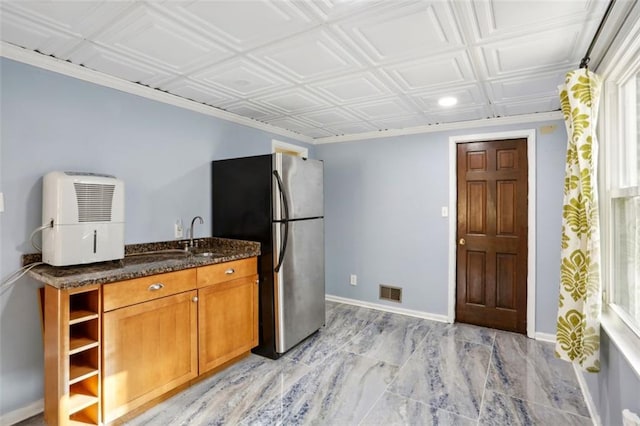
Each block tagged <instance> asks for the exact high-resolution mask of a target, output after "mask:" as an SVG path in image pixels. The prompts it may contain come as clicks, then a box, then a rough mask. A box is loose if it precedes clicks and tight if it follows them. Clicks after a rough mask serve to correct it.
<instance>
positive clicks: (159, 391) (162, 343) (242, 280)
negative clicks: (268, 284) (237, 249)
mask: <svg viewBox="0 0 640 426" xmlns="http://www.w3.org/2000/svg"><path fill="white" fill-rule="evenodd" d="M256 272H257V258H255V257H253V258H247V259H242V260H236V261H231V262H225V263H220V264H214V265H208V266H203V267H198V268H191V269H184V270H181V271H175V272H168V273H164V274H157V275H151V276H146V277H141V278H136V279H132V280H126V281H120V282H115V283H109V284H103V285H95V286H90V287H80V288H77V289H64V290H59V289H56V288H54V287H51V286H48V285H47V286H45V291H44V319H45V328H44V334H45V336H44V341H45V420H46V422H47V424H49V425H74V424H94V425H98V424H103V423H111V422H113V421H114V420H116V419H118V418H120V417H122V416H124V415H125V414H127V413H130V412H131V411H133V410H135V409H137V408H140V410H143V409H144V408H145V407H146V406H149V405H151V404H153V403H154V400H157V399H158V398H159V397H161V396H162V395H163V394H166V393H167V392H169V391H171V390H173V389H176V388H178V387H179V386H181V385H188V384H189V383H190V382H191V381H192V380H193V379H195V378H196V377H197V376H198V375H199V374H203V373H205V372H208V371H211V370H213V369H215V368H216V367H220V368H223V367H221V366H223V365H224V364H225V363H229V362H232V361H233V360H234V359H235V358H238V357H240V356H241V355H243V354H245V353H248V352H249V351H250V350H251V349H252V348H254V347H255V346H257V345H258V275H257V274H256ZM143 406H145V407H143Z"/></svg>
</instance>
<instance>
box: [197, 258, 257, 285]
mask: <svg viewBox="0 0 640 426" xmlns="http://www.w3.org/2000/svg"><path fill="white" fill-rule="evenodd" d="M257 273H258V262H257V261H256V258H255V257H250V258H248V259H241V260H234V261H231V262H224V263H218V264H217V265H209V266H203V267H201V268H198V288H200V287H206V286H208V285H211V284H216V283H221V282H224V281H229V280H235V279H238V278H242V277H247V276H249V275H255V274H257Z"/></svg>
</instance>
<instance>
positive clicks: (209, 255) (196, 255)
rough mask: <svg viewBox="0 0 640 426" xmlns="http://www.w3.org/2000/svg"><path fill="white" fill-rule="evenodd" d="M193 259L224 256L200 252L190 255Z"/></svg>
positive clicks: (210, 252)
mask: <svg viewBox="0 0 640 426" xmlns="http://www.w3.org/2000/svg"><path fill="white" fill-rule="evenodd" d="M191 255H192V256H194V257H222V256H224V255H223V254H222V253H215V252H212V251H200V252H195V253H192V254H191Z"/></svg>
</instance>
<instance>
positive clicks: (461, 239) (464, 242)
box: [460, 238, 467, 246]
mask: <svg viewBox="0 0 640 426" xmlns="http://www.w3.org/2000/svg"><path fill="white" fill-rule="evenodd" d="M465 244H467V242H466V241H465V240H464V238H460V245H461V246H463V245H465Z"/></svg>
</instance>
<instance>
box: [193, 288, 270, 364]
mask: <svg viewBox="0 0 640 426" xmlns="http://www.w3.org/2000/svg"><path fill="white" fill-rule="evenodd" d="M257 280H258V276H257V275H253V276H249V277H244V278H239V279H237V280H233V281H226V282H223V283H218V284H214V285H210V286H208V287H203V288H200V289H199V290H198V299H199V302H198V304H199V307H198V327H199V331H198V339H199V342H198V343H199V348H200V353H199V366H200V374H202V373H204V372H206V371H208V370H211V369H212V368H215V367H217V366H219V365H221V364H223V363H225V362H227V361H229V360H230V359H232V358H235V357H236V356H238V355H241V354H243V353H245V352H247V351H249V350H251V348H254V347H255V346H257V345H258V285H257Z"/></svg>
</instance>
